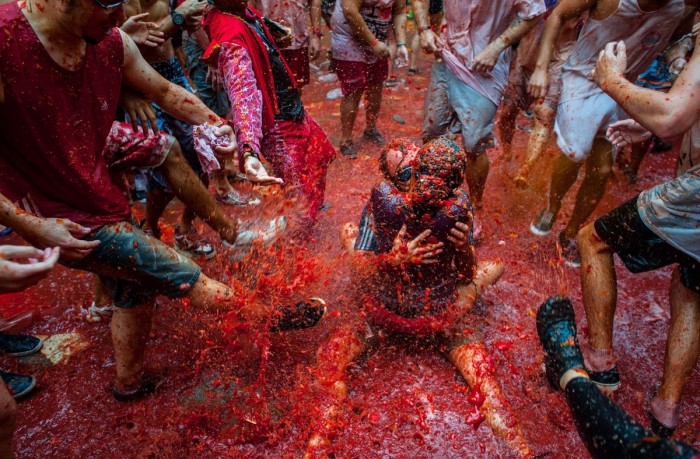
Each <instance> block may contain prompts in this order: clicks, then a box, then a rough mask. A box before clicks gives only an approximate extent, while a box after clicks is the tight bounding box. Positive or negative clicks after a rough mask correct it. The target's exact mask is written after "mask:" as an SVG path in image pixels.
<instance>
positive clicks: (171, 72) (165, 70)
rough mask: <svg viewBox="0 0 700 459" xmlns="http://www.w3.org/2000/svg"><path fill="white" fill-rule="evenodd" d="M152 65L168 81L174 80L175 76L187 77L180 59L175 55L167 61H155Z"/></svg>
mask: <svg viewBox="0 0 700 459" xmlns="http://www.w3.org/2000/svg"><path fill="white" fill-rule="evenodd" d="M151 67H153V68H154V69H155V70H156V72H158V73H160V75H161V76H162V77H163V78H165V79H166V80H168V81H172V80H174V79H175V78H184V77H185V71H184V70H182V66H181V65H180V61H178V60H177V57H175V56H173V57H171V58H170V59H168V60H167V61H159V62H153V63H152V64H151Z"/></svg>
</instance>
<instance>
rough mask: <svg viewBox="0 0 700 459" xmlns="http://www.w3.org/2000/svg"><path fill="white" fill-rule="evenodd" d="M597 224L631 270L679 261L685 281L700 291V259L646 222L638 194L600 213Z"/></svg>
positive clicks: (681, 275)
mask: <svg viewBox="0 0 700 459" xmlns="http://www.w3.org/2000/svg"><path fill="white" fill-rule="evenodd" d="M594 225H595V231H596V233H598V236H600V238H601V239H602V240H603V242H605V243H606V244H607V245H608V246H609V247H610V248H612V249H613V250H614V251H615V253H616V254H617V255H618V256H619V257H620V259H621V260H622V262H623V263H624V264H625V266H626V267H627V269H629V270H630V271H631V272H633V273H642V272H646V271H652V270H654V269H658V268H663V267H664V266H668V265H670V264H673V263H678V265H679V267H680V277H681V282H682V283H683V285H684V286H685V287H686V288H689V289H690V290H692V291H694V292H700V262H698V261H697V260H695V259H694V258H693V257H691V256H689V255H687V254H685V253H683V252H681V251H680V250H678V249H676V248H675V247H673V246H672V245H670V244H668V243H667V242H666V241H664V240H663V239H661V238H660V237H659V236H657V235H656V233H654V232H653V231H651V230H650V229H649V228H648V227H647V226H646V225H645V224H644V221H642V219H641V217H640V216H639V211H638V210H637V196H635V197H634V198H632V199H630V200H629V201H627V202H626V203H624V204H622V205H621V206H620V207H617V208H615V209H613V210H611V211H610V212H608V213H607V214H605V215H603V216H602V217H600V218H599V219H598V220H596V221H595V224H594Z"/></svg>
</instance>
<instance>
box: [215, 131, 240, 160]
mask: <svg viewBox="0 0 700 459" xmlns="http://www.w3.org/2000/svg"><path fill="white" fill-rule="evenodd" d="M214 135H215V136H216V137H217V138H222V140H225V141H224V142H222V143H223V145H216V146H214V151H215V152H216V153H218V154H219V155H220V156H222V157H231V156H233V154H234V153H235V152H236V150H238V142H236V135H235V134H234V133H233V129H231V126H229V125H228V124H222V125H221V126H219V127H217V128H216V130H215V131H214Z"/></svg>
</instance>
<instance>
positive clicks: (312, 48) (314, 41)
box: [309, 35, 321, 61]
mask: <svg viewBox="0 0 700 459" xmlns="http://www.w3.org/2000/svg"><path fill="white" fill-rule="evenodd" d="M320 55H321V39H320V38H319V37H317V36H316V35H311V37H309V59H310V60H312V61H315V60H316V59H318V56H320Z"/></svg>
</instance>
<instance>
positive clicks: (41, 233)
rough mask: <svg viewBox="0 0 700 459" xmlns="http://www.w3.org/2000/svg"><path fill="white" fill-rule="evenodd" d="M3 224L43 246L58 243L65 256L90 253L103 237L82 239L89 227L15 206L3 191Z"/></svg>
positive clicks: (0, 198)
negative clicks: (99, 238) (32, 212)
mask: <svg viewBox="0 0 700 459" xmlns="http://www.w3.org/2000/svg"><path fill="white" fill-rule="evenodd" d="M0 224H2V225H4V226H8V227H10V228H12V229H14V230H15V231H16V232H17V234H19V235H20V236H22V238H23V239H24V240H25V241H27V242H29V243H30V244H32V245H33V246H35V247H39V248H41V249H45V248H51V247H59V248H61V257H62V258H64V259H80V258H83V257H85V256H87V255H88V254H89V253H90V251H91V250H92V249H94V248H95V247H97V246H98V245H99V244H100V241H83V240H80V239H77V238H76V237H75V236H74V235H76V236H79V237H80V236H85V235H87V234H88V233H89V232H90V228H85V227H84V226H81V225H78V224H77V223H74V222H72V221H70V220H67V219H62V218H40V217H35V216H34V215H32V214H30V213H28V212H25V211H24V210H22V209H20V208H18V207H17V206H15V205H14V204H13V203H12V201H10V200H9V199H7V198H6V197H5V196H4V195H2V194H0Z"/></svg>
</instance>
